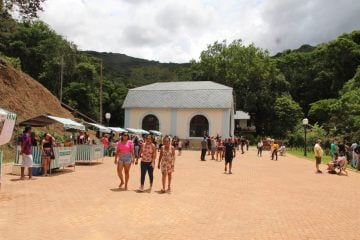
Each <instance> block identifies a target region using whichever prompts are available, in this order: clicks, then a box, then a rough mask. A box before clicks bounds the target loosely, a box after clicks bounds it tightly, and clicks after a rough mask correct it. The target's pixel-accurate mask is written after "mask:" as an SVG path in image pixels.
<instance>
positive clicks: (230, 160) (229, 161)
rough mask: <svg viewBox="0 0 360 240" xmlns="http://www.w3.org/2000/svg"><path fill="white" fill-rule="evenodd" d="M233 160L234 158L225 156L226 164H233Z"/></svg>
mask: <svg viewBox="0 0 360 240" xmlns="http://www.w3.org/2000/svg"><path fill="white" fill-rule="evenodd" d="M232 160H233V156H226V155H225V162H226V163H231V162H232Z"/></svg>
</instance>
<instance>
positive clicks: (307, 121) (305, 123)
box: [302, 118, 309, 157]
mask: <svg viewBox="0 0 360 240" xmlns="http://www.w3.org/2000/svg"><path fill="white" fill-rule="evenodd" d="M302 124H303V125H304V136H305V138H304V139H305V144H304V156H305V157H306V156H307V152H306V128H307V125H308V124H309V119H307V118H304V119H303V120H302Z"/></svg>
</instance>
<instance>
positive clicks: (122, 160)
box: [118, 153, 131, 164]
mask: <svg viewBox="0 0 360 240" xmlns="http://www.w3.org/2000/svg"><path fill="white" fill-rule="evenodd" d="M121 163H123V164H130V163H131V154H130V153H127V154H123V155H120V157H119V161H118V164H121Z"/></svg>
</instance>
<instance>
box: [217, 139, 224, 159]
mask: <svg viewBox="0 0 360 240" xmlns="http://www.w3.org/2000/svg"><path fill="white" fill-rule="evenodd" d="M223 147H224V144H223V141H222V140H221V138H219V139H218V141H217V143H216V161H219V155H220V162H221V160H222V157H223V150H224V149H223Z"/></svg>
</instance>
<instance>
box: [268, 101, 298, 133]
mask: <svg viewBox="0 0 360 240" xmlns="http://www.w3.org/2000/svg"><path fill="white" fill-rule="evenodd" d="M274 115H275V117H274V121H273V134H274V135H275V136H276V137H281V138H283V137H285V136H286V135H287V133H288V132H289V131H292V130H293V129H294V127H295V126H296V124H297V123H298V122H299V119H302V117H303V116H304V115H303V113H302V110H301V107H300V106H299V104H298V103H297V102H295V101H294V100H292V98H291V97H290V96H286V95H285V96H281V97H278V98H276V100H275V103H274ZM290 116H291V117H290Z"/></svg>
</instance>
